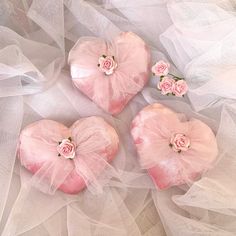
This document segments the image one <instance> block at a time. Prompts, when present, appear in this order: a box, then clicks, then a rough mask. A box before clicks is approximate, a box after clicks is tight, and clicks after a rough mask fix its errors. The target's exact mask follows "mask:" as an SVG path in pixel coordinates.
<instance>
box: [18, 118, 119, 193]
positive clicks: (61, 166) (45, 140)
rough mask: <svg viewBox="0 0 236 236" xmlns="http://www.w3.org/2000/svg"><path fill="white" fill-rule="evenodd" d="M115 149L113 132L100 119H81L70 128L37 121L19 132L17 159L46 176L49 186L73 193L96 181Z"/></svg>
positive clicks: (116, 140) (116, 138)
mask: <svg viewBox="0 0 236 236" xmlns="http://www.w3.org/2000/svg"><path fill="white" fill-rule="evenodd" d="M63 140H64V141H63ZM118 146H119V139H118V136H117V133H116V131H115V130H114V128H113V127H111V126H110V125H109V124H108V123H106V122H105V121H104V120H103V119H102V118H100V117H95V116H93V117H88V118H83V119H80V120H78V121H76V122H75V123H74V124H73V125H72V126H71V127H70V128H67V127H66V126H64V125H63V124H60V123H58V122H56V121H52V120H40V121H37V122H35V123H33V124H31V125H29V126H27V127H26V128H25V129H24V130H22V132H21V135H20V140H19V148H18V157H19V159H20V161H21V164H22V165H23V166H24V167H25V168H26V169H28V170H29V171H30V172H32V173H36V172H37V173H40V175H41V176H46V179H47V182H48V183H49V184H51V183H52V185H55V186H56V187H57V188H58V189H60V190H61V191H63V192H65V193H70V194H76V193H78V192H80V191H81V190H82V189H84V188H85V187H86V185H88V183H91V182H93V181H96V178H97V177H98V176H99V175H100V174H101V173H102V172H103V171H104V170H105V168H106V165H107V163H108V162H110V161H111V160H112V159H113V158H114V157H115V155H116V153H117V151H118ZM67 158H70V159H67Z"/></svg>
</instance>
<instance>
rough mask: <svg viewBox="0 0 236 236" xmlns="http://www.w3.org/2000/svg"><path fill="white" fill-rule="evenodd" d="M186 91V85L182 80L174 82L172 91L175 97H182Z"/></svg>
mask: <svg viewBox="0 0 236 236" xmlns="http://www.w3.org/2000/svg"><path fill="white" fill-rule="evenodd" d="M187 91H188V85H187V83H186V81H185V80H183V79H181V80H178V81H176V82H175V84H174V86H173V90H172V92H173V94H174V95H175V96H177V97H182V96H183V95H184V94H185V93H186V92H187Z"/></svg>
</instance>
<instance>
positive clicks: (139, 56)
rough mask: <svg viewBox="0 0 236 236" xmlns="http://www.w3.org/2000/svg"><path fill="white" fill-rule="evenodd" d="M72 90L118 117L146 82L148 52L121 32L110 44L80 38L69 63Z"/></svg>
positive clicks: (148, 66) (142, 44)
mask: <svg viewBox="0 0 236 236" xmlns="http://www.w3.org/2000/svg"><path fill="white" fill-rule="evenodd" d="M68 62H69V65H70V69H71V77H72V81H73V83H74V84H75V86H76V87H77V88H78V89H79V90H81V91H82V92H83V93H84V94H85V95H87V96H88V97H89V98H90V99H91V100H93V101H94V102H95V103H96V104H97V105H99V106H100V107H101V108H102V109H103V110H105V111H106V112H109V113H111V114H117V113H119V112H121V111H122V110H123V108H124V107H125V105H126V104H127V103H128V102H129V101H130V99H132V98H133V97H134V96H135V95H136V94H137V93H138V92H139V91H141V90H142V88H143V87H144V85H145V83H146V82H147V80H148V76H149V71H150V52H149V49H148V47H147V45H146V44H145V42H144V41H143V40H142V39H141V38H140V37H138V36H137V35H135V34H134V33H131V32H123V33H121V34H120V35H119V36H117V37H116V38H115V39H114V40H113V41H112V42H106V41H105V40H103V39H100V38H93V37H84V38H80V39H79V41H78V42H77V43H76V44H75V46H74V47H73V48H72V49H71V51H70V53H69V59H68Z"/></svg>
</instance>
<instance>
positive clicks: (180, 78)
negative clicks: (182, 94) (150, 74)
mask: <svg viewBox="0 0 236 236" xmlns="http://www.w3.org/2000/svg"><path fill="white" fill-rule="evenodd" d="M168 75H171V76H173V77H174V78H176V79H184V78H181V77H178V76H176V75H173V74H171V73H168Z"/></svg>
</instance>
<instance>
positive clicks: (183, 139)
mask: <svg viewBox="0 0 236 236" xmlns="http://www.w3.org/2000/svg"><path fill="white" fill-rule="evenodd" d="M170 147H171V148H172V149H173V150H174V151H175V152H182V151H187V150H188V149H189V147H190V139H189V138H188V137H187V136H186V135H185V134H173V135H172V137H171V139H170Z"/></svg>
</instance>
